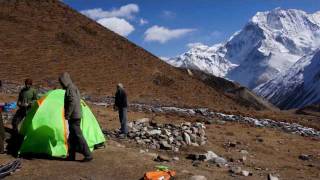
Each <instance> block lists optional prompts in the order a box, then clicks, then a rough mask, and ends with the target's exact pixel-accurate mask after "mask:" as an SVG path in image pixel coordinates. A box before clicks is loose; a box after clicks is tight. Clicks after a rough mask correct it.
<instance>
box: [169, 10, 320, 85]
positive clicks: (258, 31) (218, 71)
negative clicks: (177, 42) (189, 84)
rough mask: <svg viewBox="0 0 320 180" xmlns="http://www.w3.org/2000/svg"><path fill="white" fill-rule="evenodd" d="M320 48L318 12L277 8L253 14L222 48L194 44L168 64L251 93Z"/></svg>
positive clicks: (319, 13) (219, 46) (319, 17)
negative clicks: (225, 80)
mask: <svg viewBox="0 0 320 180" xmlns="http://www.w3.org/2000/svg"><path fill="white" fill-rule="evenodd" d="M319 45H320V12H315V13H313V14H308V13H306V12H304V11H301V10H296V9H288V10H285V9H281V8H276V9H273V10H271V11H266V12H258V13H256V15H255V16H253V17H252V18H251V19H250V20H249V22H248V23H247V24H246V25H245V26H244V28H243V29H242V30H241V31H238V32H236V33H235V34H234V35H233V36H232V37H231V38H230V39H229V40H228V41H227V42H225V43H223V44H217V45H214V46H206V45H203V44H200V43H197V44H193V46H190V49H189V51H187V52H186V53H183V54H182V55H180V56H178V57H175V58H171V59H170V60H168V61H167V62H168V63H169V64H172V65H175V66H178V67H184V68H191V69H198V70H202V71H204V72H207V73H211V74H213V75H216V76H220V77H226V78H228V79H231V80H234V81H237V82H239V83H240V84H242V85H244V86H247V87H249V88H251V89H253V88H255V87H257V86H258V85H260V84H262V83H265V82H267V81H268V80H271V79H273V78H274V77H276V76H277V74H278V73H281V72H284V71H286V70H287V69H288V68H289V67H290V66H292V65H293V64H294V63H295V62H297V61H298V60H299V59H300V58H301V57H303V56H304V55H306V54H310V53H312V52H314V51H315V50H316V49H317V48H318V47H319Z"/></svg>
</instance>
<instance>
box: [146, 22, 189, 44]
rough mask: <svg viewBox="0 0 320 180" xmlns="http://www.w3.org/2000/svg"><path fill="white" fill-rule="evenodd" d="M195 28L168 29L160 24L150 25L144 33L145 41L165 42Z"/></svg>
mask: <svg viewBox="0 0 320 180" xmlns="http://www.w3.org/2000/svg"><path fill="white" fill-rule="evenodd" d="M192 31H195V29H187V28H185V29H168V28H166V27H162V26H157V25H156V26H152V27H151V28H149V29H147V30H146V32H145V33H144V35H145V37H144V40H145V41H158V42H160V43H166V42H167V41H169V40H171V39H175V38H179V37H181V36H184V35H186V34H188V33H190V32H192Z"/></svg>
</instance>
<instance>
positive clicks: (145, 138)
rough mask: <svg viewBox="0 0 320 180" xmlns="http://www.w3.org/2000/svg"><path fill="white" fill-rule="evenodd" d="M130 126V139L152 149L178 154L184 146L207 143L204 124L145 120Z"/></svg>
mask: <svg viewBox="0 0 320 180" xmlns="http://www.w3.org/2000/svg"><path fill="white" fill-rule="evenodd" d="M128 126H129V129H130V130H129V133H128V138H129V139H130V140H134V141H136V142H137V143H138V144H140V145H146V146H147V147H148V148H150V149H163V150H173V151H176V152H177V151H179V149H180V148H181V147H183V146H187V145H190V146H200V145H204V144H206V141H207V138H206V135H205V125H204V124H203V123H190V122H185V123H182V124H180V125H174V124H159V123H154V122H150V120H149V119H147V118H144V119H140V120H138V121H134V122H130V123H129V124H128Z"/></svg>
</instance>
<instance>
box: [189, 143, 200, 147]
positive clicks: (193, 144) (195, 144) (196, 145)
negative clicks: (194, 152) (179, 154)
mask: <svg viewBox="0 0 320 180" xmlns="http://www.w3.org/2000/svg"><path fill="white" fill-rule="evenodd" d="M190 145H191V146H194V147H198V146H199V144H198V143H191V144H190Z"/></svg>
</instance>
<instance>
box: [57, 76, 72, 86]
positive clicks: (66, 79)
mask: <svg viewBox="0 0 320 180" xmlns="http://www.w3.org/2000/svg"><path fill="white" fill-rule="evenodd" d="M59 82H60V85H61V86H62V88H63V89H66V88H67V87H68V86H70V85H71V84H72V80H71V78H70V75H69V73H67V72H65V73H63V74H62V75H61V76H60V77H59Z"/></svg>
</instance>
